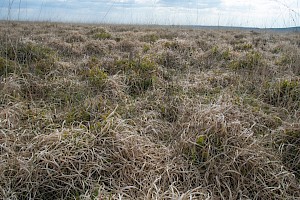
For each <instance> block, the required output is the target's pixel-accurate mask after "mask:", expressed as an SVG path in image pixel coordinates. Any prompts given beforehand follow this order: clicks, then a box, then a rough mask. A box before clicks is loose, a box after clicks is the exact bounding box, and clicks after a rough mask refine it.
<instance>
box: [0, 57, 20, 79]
mask: <svg viewBox="0 0 300 200" xmlns="http://www.w3.org/2000/svg"><path fill="white" fill-rule="evenodd" d="M15 67H16V64H15V63H14V62H13V61H11V60H7V59H5V58H2V57H0V76H3V75H7V74H10V73H13V72H14V70H15Z"/></svg>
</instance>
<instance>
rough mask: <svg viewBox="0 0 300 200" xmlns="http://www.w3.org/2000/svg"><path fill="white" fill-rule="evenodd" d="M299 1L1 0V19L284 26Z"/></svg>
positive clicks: (292, 22) (297, 19)
mask: <svg viewBox="0 0 300 200" xmlns="http://www.w3.org/2000/svg"><path fill="white" fill-rule="evenodd" d="M10 3H12V4H11V5H10ZM299 4H300V3H299ZM299 4H298V0H289V1H287V0H250V1H249V0H43V1H37V0H22V1H21V4H19V0H15V1H11V0H0V19H6V18H7V16H8V13H9V12H8V11H10V16H9V17H10V18H11V19H18V17H20V19H23V20H50V21H52V20H55V21H74V22H75V21H79V22H108V23H143V24H145V23H146V24H147V23H156V24H196V25H197V24H201V25H227V26H254V27H286V26H299V25H300V14H299V13H300V9H299ZM9 5H10V6H9Z"/></svg>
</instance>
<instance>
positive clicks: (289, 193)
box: [0, 22, 300, 200]
mask: <svg viewBox="0 0 300 200" xmlns="http://www.w3.org/2000/svg"><path fill="white" fill-rule="evenodd" d="M299 44H300V37H299V34H298V33H292V32H286V33H279V32H268V31H257V32H253V31H247V30H225V29H224V30H210V29H208V28H206V29H204V28H203V29H188V28H187V27H185V28H180V27H166V26H125V25H83V24H81V25H77V24H62V23H46V22H44V23H33V22H32V23H29V22H26V23H25V22H23V23H21V22H1V23H0V76H1V78H0V198H1V199H16V200H17V199H84V200H88V199H90V200H92V199H97V200H102V199H182V200H188V199H203V200H204V199H224V200H227V199H257V200H259V199H274V200H275V199H282V200H286V199H290V200H295V199H300V156H299V155H300V74H299V71H300V70H299V69H300V62H299V61H300V59H299V55H300V50H299Z"/></svg>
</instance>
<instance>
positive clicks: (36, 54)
mask: <svg viewBox="0 0 300 200" xmlns="http://www.w3.org/2000/svg"><path fill="white" fill-rule="evenodd" d="M1 54H2V55H3V57H4V56H5V57H7V58H8V59H9V60H13V61H16V62H18V63H20V64H31V63H34V62H38V61H40V60H43V59H47V60H53V58H54V56H55V53H54V51H53V50H51V49H49V48H47V47H43V46H40V45H36V44H32V43H18V44H16V45H15V46H7V47H6V48H2V49H1Z"/></svg>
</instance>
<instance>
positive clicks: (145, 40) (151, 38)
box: [141, 34, 159, 43]
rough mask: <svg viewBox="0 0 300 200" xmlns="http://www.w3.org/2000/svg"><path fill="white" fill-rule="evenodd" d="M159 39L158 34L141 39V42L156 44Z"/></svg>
mask: <svg viewBox="0 0 300 200" xmlns="http://www.w3.org/2000/svg"><path fill="white" fill-rule="evenodd" d="M158 39H159V37H158V35H156V34H147V35H144V36H142V37H141V41H143V42H149V43H155V42H156V41H157V40H158Z"/></svg>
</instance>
